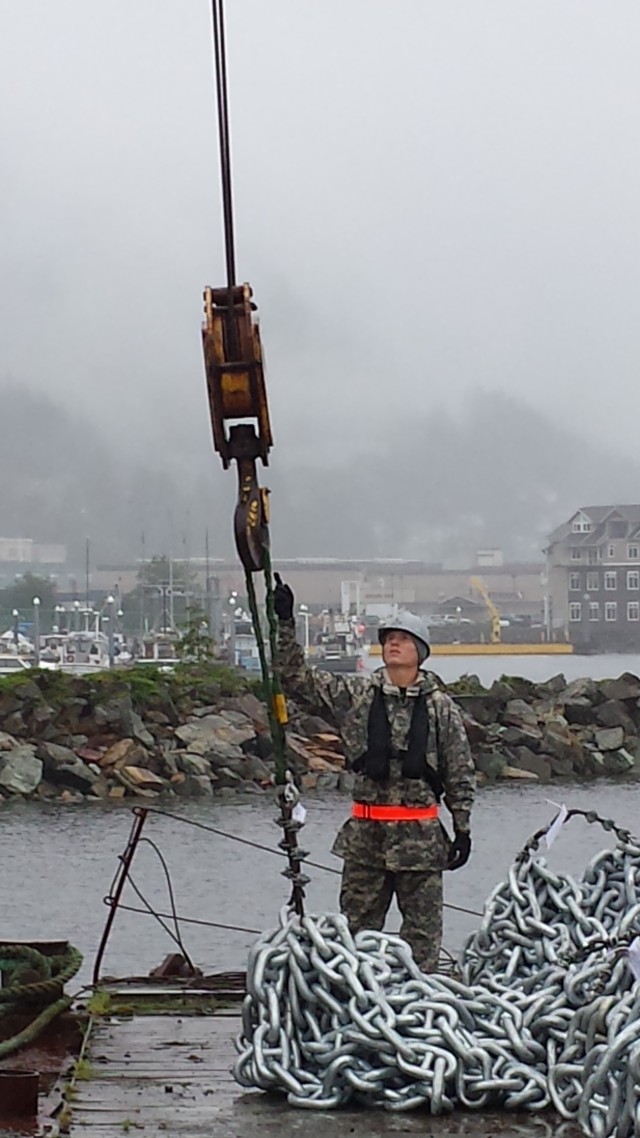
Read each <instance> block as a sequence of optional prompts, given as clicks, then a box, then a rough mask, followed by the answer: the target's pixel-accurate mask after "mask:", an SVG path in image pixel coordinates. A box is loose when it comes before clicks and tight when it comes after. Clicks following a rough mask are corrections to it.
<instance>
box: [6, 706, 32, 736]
mask: <svg viewBox="0 0 640 1138" xmlns="http://www.w3.org/2000/svg"><path fill="white" fill-rule="evenodd" d="M2 726H3V727H4V730H5V731H7V732H8V733H9V735H28V734H29V728H28V727H27V725H26V723H25V721H24V719H23V718H22V714H21V712H20V711H13V712H12V713H11V715H7V717H6V719H5V720H4V722H3V724H2Z"/></svg>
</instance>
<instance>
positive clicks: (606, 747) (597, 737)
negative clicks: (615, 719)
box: [594, 727, 624, 751]
mask: <svg viewBox="0 0 640 1138" xmlns="http://www.w3.org/2000/svg"><path fill="white" fill-rule="evenodd" d="M594 742H595V745H596V750H598V751H619V750H620V748H621V747H622V745H623V743H624V731H623V730H622V727H603V728H601V730H600V731H596V732H595V733H594Z"/></svg>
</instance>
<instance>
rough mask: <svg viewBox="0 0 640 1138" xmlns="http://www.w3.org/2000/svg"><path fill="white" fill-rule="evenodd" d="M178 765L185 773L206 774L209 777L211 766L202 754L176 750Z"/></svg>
mask: <svg viewBox="0 0 640 1138" xmlns="http://www.w3.org/2000/svg"><path fill="white" fill-rule="evenodd" d="M175 761H176V766H177V768H178V770H179V771H182V772H183V774H194V775H204V776H205V777H207V778H209V777H210V775H211V766H210V764H209V763H208V762H207V760H206V759H204V758H203V757H202V755H192V754H191V752H190V751H176V754H175Z"/></svg>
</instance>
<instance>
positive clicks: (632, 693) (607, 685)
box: [599, 672, 640, 700]
mask: <svg viewBox="0 0 640 1138" xmlns="http://www.w3.org/2000/svg"><path fill="white" fill-rule="evenodd" d="M599 687H600V691H601V692H602V694H603V696H604V698H605V699H632V700H637V699H639V698H640V679H638V677H637V676H634V675H633V674H632V673H631V672H623V674H622V675H621V676H618V679H617V680H601V681H600V684H599Z"/></svg>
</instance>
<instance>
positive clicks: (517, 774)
mask: <svg viewBox="0 0 640 1138" xmlns="http://www.w3.org/2000/svg"><path fill="white" fill-rule="evenodd" d="M500 778H514V779H517V778H520V779H528V780H529V781H530V782H537V781H538V776H537V774H534V772H533V771H526V770H521V768H520V767H510V766H507V765H505V766H504V767H503V769H502V774H501V775H500Z"/></svg>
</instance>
